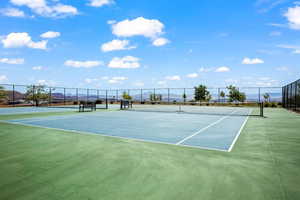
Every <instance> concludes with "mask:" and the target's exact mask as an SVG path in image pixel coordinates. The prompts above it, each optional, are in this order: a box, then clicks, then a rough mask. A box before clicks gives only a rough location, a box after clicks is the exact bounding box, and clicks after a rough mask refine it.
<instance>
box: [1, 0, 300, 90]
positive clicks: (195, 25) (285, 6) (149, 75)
mask: <svg viewBox="0 0 300 200" xmlns="http://www.w3.org/2000/svg"><path fill="white" fill-rule="evenodd" d="M170 2H171V1H167V0H157V1H153V0H130V1H128V0H80V1H78V0H68V1H67V0H65V1H64V0H1V2H0V27H1V28H0V83H15V84H36V83H39V84H47V85H56V86H65V87H90V88H153V87H193V86H195V85H198V84H205V85H207V86H209V87H219V86H226V85H229V84H233V85H237V86H240V87H242V86H252V87H256V86H260V87H263V86H282V85H283V84H286V83H289V82H291V81H294V80H296V79H298V78H300V73H299V72H300V66H299V65H300V37H299V36H300V3H299V2H297V1H289V0H257V1H253V0H231V1H224V0H203V1H195V0H186V1H179V0H173V1H172V3H170Z"/></svg>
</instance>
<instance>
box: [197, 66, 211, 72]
mask: <svg viewBox="0 0 300 200" xmlns="http://www.w3.org/2000/svg"><path fill="white" fill-rule="evenodd" d="M210 71H212V68H205V67H201V68H200V69H199V72H200V73H201V72H210Z"/></svg>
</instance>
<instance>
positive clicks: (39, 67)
mask: <svg viewBox="0 0 300 200" xmlns="http://www.w3.org/2000/svg"><path fill="white" fill-rule="evenodd" d="M43 69H44V67H43V66H34V67H32V70H35V71H40V70H43Z"/></svg>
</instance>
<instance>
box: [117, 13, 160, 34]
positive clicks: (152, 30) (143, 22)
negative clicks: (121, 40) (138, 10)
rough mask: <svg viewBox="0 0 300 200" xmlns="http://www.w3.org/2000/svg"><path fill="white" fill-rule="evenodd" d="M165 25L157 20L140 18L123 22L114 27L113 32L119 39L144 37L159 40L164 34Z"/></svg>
mask: <svg viewBox="0 0 300 200" xmlns="http://www.w3.org/2000/svg"><path fill="white" fill-rule="evenodd" d="M163 29H164V24H163V23H161V22H160V21H159V20H156V19H145V18H143V17H138V18H136V19H133V20H128V19H126V20H123V21H120V22H118V23H115V24H113V25H112V32H113V34H114V35H116V36H119V37H132V36H144V37H147V38H153V39H155V38H157V37H158V36H159V35H161V34H163Z"/></svg>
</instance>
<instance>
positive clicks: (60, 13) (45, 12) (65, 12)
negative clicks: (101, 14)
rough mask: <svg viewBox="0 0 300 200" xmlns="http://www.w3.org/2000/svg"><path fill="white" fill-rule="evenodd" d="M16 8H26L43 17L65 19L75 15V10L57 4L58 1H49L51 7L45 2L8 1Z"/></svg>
mask: <svg viewBox="0 0 300 200" xmlns="http://www.w3.org/2000/svg"><path fill="white" fill-rule="evenodd" d="M10 2H11V3H12V4H14V5H16V6H26V7H28V8H30V9H31V10H32V12H34V13H36V14H38V15H41V16H44V17H66V16H71V15H77V14H78V11H77V8H75V7H73V6H70V5H64V4H61V3H57V2H58V1H50V3H51V4H52V5H50V6H49V5H48V4H47V1H46V0H10Z"/></svg>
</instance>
